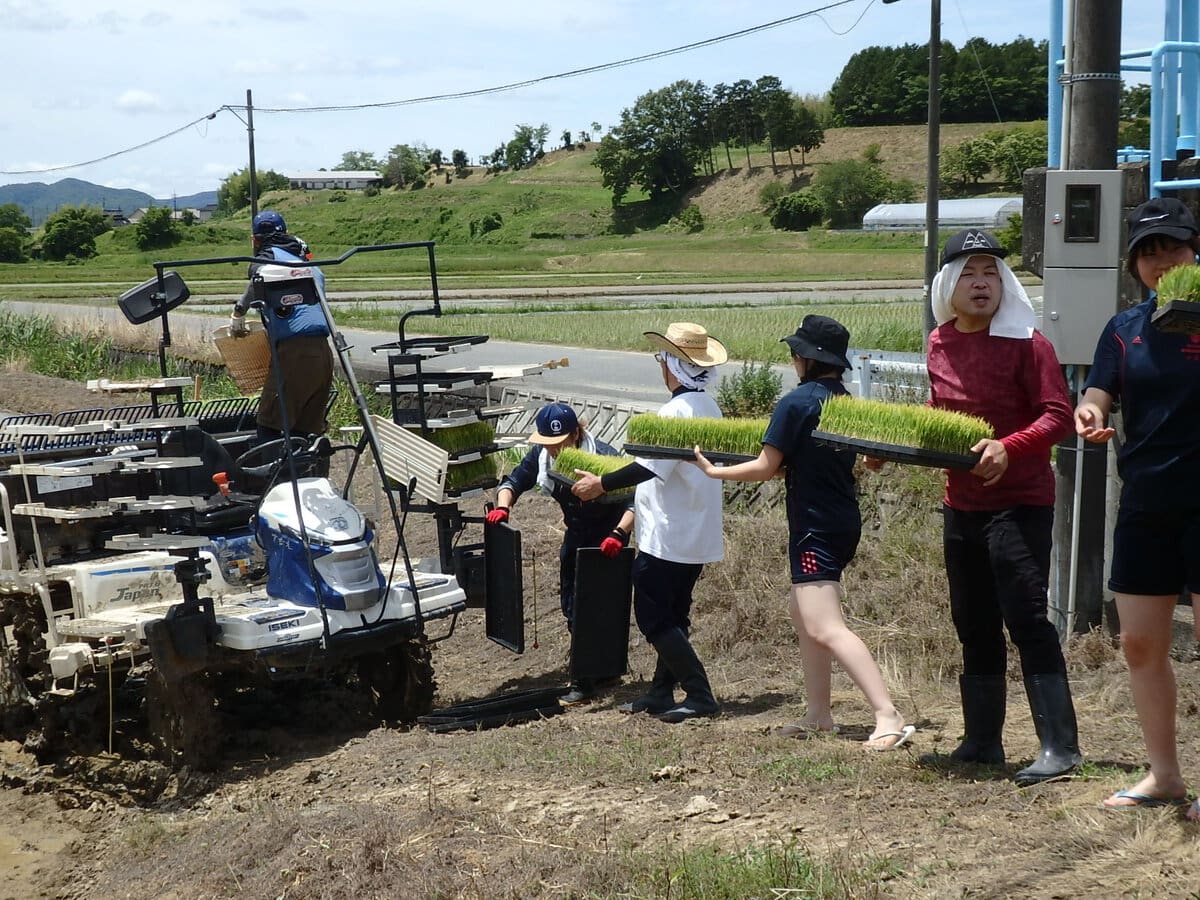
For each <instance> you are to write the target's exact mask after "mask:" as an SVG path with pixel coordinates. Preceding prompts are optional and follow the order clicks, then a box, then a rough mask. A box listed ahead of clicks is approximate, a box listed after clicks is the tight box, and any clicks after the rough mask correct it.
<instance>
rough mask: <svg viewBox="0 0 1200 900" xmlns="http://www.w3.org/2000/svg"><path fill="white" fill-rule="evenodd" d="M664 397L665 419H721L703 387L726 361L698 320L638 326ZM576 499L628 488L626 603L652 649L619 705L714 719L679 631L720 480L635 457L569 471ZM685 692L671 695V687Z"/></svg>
mask: <svg viewBox="0 0 1200 900" xmlns="http://www.w3.org/2000/svg"><path fill="white" fill-rule="evenodd" d="M645 335H646V337H647V338H648V339H649V340H650V342H651V343H652V344H653V345H654V346H655V347H658V348H659V352H658V353H655V354H654V358H655V360H656V361H657V362H658V364H659V367H660V369H661V372H662V379H663V384H664V385H665V386H666V388H667V390H668V391H670V392H671V399H670V400H668V401H667V402H666V403H665V404H663V406H662V408H661V409H659V411H658V414H659V415H660V416H664V417H667V418H712V419H719V418H721V408H720V407H719V406H717V402H716V401H715V400H714V399H713V398H712V397H710V396H709V395H708V394H707V393H706V389H707V388H708V387H709V386H710V385H711V384H713V382H714V381H715V380H716V367H717V366H719V365H721V364H722V363H724V362H725V360H726V359H728V354H727V353H726V351H725V346H724V345H723V344H722V343H721V342H720V341H718V340H717V339H716V338H714V337H712V336H711V335H709V333H708V332H707V331H706V330H705V329H704V328H703V327H701V326H700V325H696V324H694V323H691V322H673V323H671V325H670V326H669V327H668V328H667V330H666V333H665V334H659V333H658V332H656V331H647V332H646V333H645ZM575 474H576V475H577V476H579V480H578V481H577V482H576V484H575V487H574V488H573V490H574V492H575V494H576V496H578V497H580V498H582V499H584V500H593V499H595V498H596V497H598V496H600V495H601V494H602V493H604V492H605V491H606V490H615V489H617V488H621V487H629V486H632V485H637V493H636V498H635V503H634V509H635V513H636V522H637V530H638V555H637V559H636V560H635V561H634V564H633V607H634V615H635V617H636V618H637V624H638V628H639V629H640V630H641V632H642V634H643V635H645V637H646V640H647V641H649V642H650V644H651V646H653V647H654V649H655V652H656V653H657V654H658V662H657V665H656V666H655V668H654V678H653V681H652V682H651V685H650V690H649V691H647V692H646V694H644V695H643V696H641V697H638V698H637V699H636V700H634V701H633V702H632V703H627V704H625V705H624V706H623V707H621V709H622V711H624V712H631V713H632V712H649V713H652V714H654V715H657V716H658V717H659V718H660V719H662V720H663V721H664V722H682V721H684V720H686V719H692V718H695V717H697V716H715V715H716V714H717V713H718V712H720V710H721V707H720V705H719V704H718V703H717V700H716V698H715V697H714V696H713V692H712V687H711V686H710V685H709V682H708V674H707V673H706V672H705V670H704V664H703V663H702V662H701V661H700V657H698V656H697V655H696V651H695V649H694V648H693V647H692V644H691V641H690V640H689V639H688V634H689V631H690V628H691V618H690V613H691V608H692V590H693V588H694V587H695V585H696V581H697V580H698V579H699V578H700V573H701V571H703V569H704V565H705V563H710V562H718V561H719V560H721V559H722V558H723V557H724V555H725V541H724V536H723V534H722V531H721V500H722V495H721V485H720V484H719V483H718V482H716V481H712V480H711V479H708V478H706V477H704V474H703V473H702V472H701V471H700V470H699V469H697V468H696V467H695V466H693V465H690V464H689V463H687V462H685V461H683V460H674V459H642V458H638V459H636V460H635V461H634V462H632V463H630V464H629V465H628V466H625V467H624V468H623V469H618V470H617V471H616V472H610V473H609V474H607V475H605V476H603V477H602V478H597V477H596V476H595V475H591V474H589V473H587V472H582V471H579V470H576V472H575ZM677 684H678V685H680V686H682V687H683V689H684V691H685V693H686V697H685V698H684V700H683V702H682V703H676V702H675V686H676V685H677Z"/></svg>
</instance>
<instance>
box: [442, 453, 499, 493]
mask: <svg viewBox="0 0 1200 900" xmlns="http://www.w3.org/2000/svg"><path fill="white" fill-rule="evenodd" d="M497 473H498V469H497V467H496V458H495V457H494V456H485V457H483V458H482V459H476V460H472V461H471V462H466V463H462V464H461V465H456V466H450V468H448V469H447V470H446V496H447V497H462V496H464V495H465V494H469V493H471V492H472V491H480V490H483V489H485V488H491V487H495V486H496V484H497V482H498V479H497V478H496V475H497Z"/></svg>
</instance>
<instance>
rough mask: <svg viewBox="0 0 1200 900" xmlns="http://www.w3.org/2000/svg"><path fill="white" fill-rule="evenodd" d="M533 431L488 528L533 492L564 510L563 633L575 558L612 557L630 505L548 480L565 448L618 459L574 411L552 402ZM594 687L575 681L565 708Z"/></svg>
mask: <svg viewBox="0 0 1200 900" xmlns="http://www.w3.org/2000/svg"><path fill="white" fill-rule="evenodd" d="M534 425H535V428H534V430H533V433H532V434H531V435H529V443H531V444H533V446H532V447H531V448H530V449H529V452H528V453H526V454H525V457H524V459H522V460H521V462H520V464H519V465H518V466H517V467H516V468H515V469H513V470H512V471H511V472H509V473H508V475H506V476H505V477H504V479H503V480H502V481H501V482H500V487H499V488H498V489H497V491H496V508H495V509H493V510H492V511H491V512H489V513H488V514H487V521H488V522H489V523H490V524H493V525H495V524H497V523H499V522H507V521H508V518H509V510H511V509H512V506H513V504H514V503H516V502H517V498H518V497H520V496H521V495H522V494H523V493H525V492H526V491H528V490H532V489H533V488H535V487H536V488H537V489H539V490H541V491H544V492H545V493H548V494H549V495H550V496H551V497H553V498H554V500H555V501H556V502H557V503H558V505H559V507H561V509H562V514H563V524H564V525H565V526H566V532H565V533H564V534H563V542H562V546H561V547H560V548H559V551H558V578H559V599H560V601H561V604H562V613H563V615H564V616H565V617H566V619H567V628H568V629H571V628H573V627H574V624H575V555H576V552H577V551H578V550H579V549H580V548H581V547H599V548H600V550H601V552H602V553H604V555H605V556H616V555H617V554H619V553H620V552H621V548H622V547H624V546H625V545H627V544H628V543H629V533H630V530H631V529H632V528H633V509H632V506H633V497H632V495H631V496H630V498H629V504H628V505H624V506H623V505H621V504H611V503H584V502H582V501H581V500H579V499H577V498H576V497H575V496H574V495H573V494H572V493H571V489H570V487H565V486H563V485H562V484H559V483H558V482H555V481H552V480H551V478H550V470H551V469H552V468H553V466H554V459H555V457H557V456H558V453H559V451H560V450H562V448H563V447H578V448H579V449H580V450H584V451H586V452H588V453H599V454H602V455H604V456H616V455H617V451H616V450H614V449H613V448H612V447H611V446H609V445H608V444H606V443H604V441H600V440H597V439H596V438H594V437H593V436H592V435H590V434H588V433H587V431H586V429H584V427H583V425H581V424H580V422H579V418H578V417H577V416H576V415H575V410H573V409H571V407H570V406H568V405H567V404H565V403H550V404H547V405H546V406H543V407H542V408H541V409H540V410H538V414H537V418H536V419H535V421H534ZM595 688H596V685H594V684H592V683H590V682H581V681H577V682H575V683H573V684H572V685H571V690H570V692H569V693H568V694H567V695H566V696H564V697H563V698H562V702H564V703H567V704H575V703H583V702H584V701H586V700H589V699H591V698H592V697H593V696H594V695H595Z"/></svg>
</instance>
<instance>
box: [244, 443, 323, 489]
mask: <svg viewBox="0 0 1200 900" xmlns="http://www.w3.org/2000/svg"><path fill="white" fill-rule="evenodd" d="M289 441H290V452H291V455H292V456H293V457H301V456H307V455H308V441H307V440H306V439H304V438H302V437H297V436H296V435H292V437H290V438H276V439H275V440H273V441H267V442H266V443H263V444H256V445H255V446H253V447H251V448H250V449H249V450H247V451H246V452H245V453H243V454H242V455H241V456H239V457H238V458H237V459H235V460H234V464H235V465H236V466H237V467H238V468H239V469H241V470H242V471H243V472H245V473H246V474H247V475H250V476H251V477H253V478H261V479H270V478H273V477H274V475H275V473H276V472H277V471H278V470H279V469H280V468H282V467H283V465H284V464H285V463H286V462H287V456H288V447H287V445H288V443H289ZM254 463H257V465H254ZM307 463H308V460H307V459H297V467H298V468H299V467H300V466H302V465H306V464H307Z"/></svg>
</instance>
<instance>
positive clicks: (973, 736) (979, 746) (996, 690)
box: [950, 675, 1008, 766]
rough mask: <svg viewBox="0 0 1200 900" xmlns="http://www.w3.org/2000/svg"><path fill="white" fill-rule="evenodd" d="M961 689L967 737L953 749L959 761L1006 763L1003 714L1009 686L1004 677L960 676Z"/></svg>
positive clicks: (959, 690) (951, 755)
mask: <svg viewBox="0 0 1200 900" xmlns="http://www.w3.org/2000/svg"><path fill="white" fill-rule="evenodd" d="M958 692H959V695H960V696H961V697H962V709H963V725H964V729H963V730H964V732H965V734H964V736H963V740H962V743H961V744H959V745H958V747H957V748H955V749H954V750H952V751H951V752H950V758H951V759H952V760H954V761H955V762H959V763H981V764H983V765H987V766H1002V765H1004V743H1003V740H1002V737H1001V735H1002V734H1003V732H1004V714H1005V705H1006V702H1007V695H1008V686H1007V685H1006V684H1005V680H1004V676H1003V675H997V676H989V675H960V676H958Z"/></svg>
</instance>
